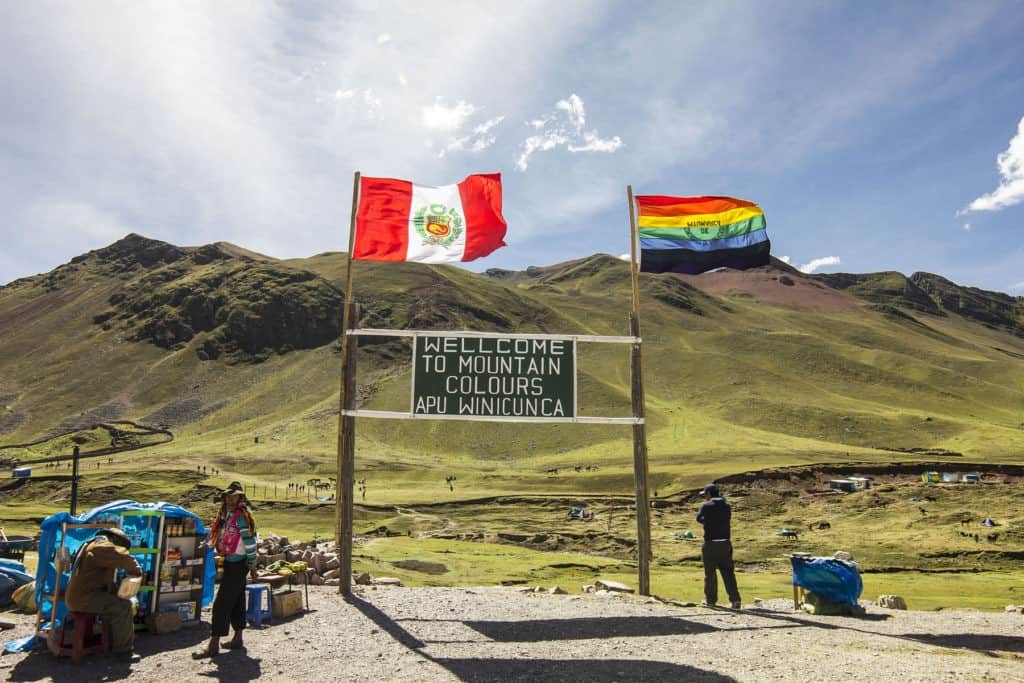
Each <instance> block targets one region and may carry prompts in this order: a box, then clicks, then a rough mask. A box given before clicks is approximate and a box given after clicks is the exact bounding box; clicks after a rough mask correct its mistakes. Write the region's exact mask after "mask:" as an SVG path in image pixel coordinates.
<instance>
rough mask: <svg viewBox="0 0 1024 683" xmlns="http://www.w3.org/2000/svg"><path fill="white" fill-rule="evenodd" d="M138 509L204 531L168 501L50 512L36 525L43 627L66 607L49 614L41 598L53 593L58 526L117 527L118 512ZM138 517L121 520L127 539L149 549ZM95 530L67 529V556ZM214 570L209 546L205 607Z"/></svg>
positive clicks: (17, 647)
mask: <svg viewBox="0 0 1024 683" xmlns="http://www.w3.org/2000/svg"><path fill="white" fill-rule="evenodd" d="M139 510H159V511H161V512H163V513H164V518H165V519H167V520H182V519H187V518H191V519H194V520H195V522H196V533H198V534H205V533H206V528H205V527H204V526H203V522H202V520H201V519H200V518H199V517H198V516H197V515H196V514H194V513H192V512H189V511H188V510H186V509H185V508H183V507H179V506H177V505H172V504H170V503H137V502H135V501H133V500H118V501H114V502H113V503H108V504H106V505H101V506H100V507H97V508H93V509H92V510H89V511H88V512H86V513H85V514H83V515H81V516H79V517H72V516H71V515H69V514H68V513H66V512H59V513H57V514H55V515H51V516H49V517H47V518H46V519H44V520H43V522H42V524H40V525H39V529H40V536H39V567H38V569H37V570H36V604H37V605H39V608H40V609H41V610H42V614H43V624H44V628H45V627H46V626H47V625H49V626H50V627H53V626H56V625H59V624H60V620H61V619H63V618H64V614H65V612H66V611H67V608H66V607H65V606H64V603H63V601H61V603H60V604H59V605H58V607H57V614H56V615H54V614H53V611H54V610H53V602H52V601H51V600H50V599H48V598H44V596H46V595H53V592H54V591H53V589H54V586H55V585H56V581H57V576H56V574H57V568H56V566H55V565H54V553H55V552H56V549H57V548H58V547H59V546H60V540H61V539H60V535H61V529H62V525H63V524H64V523H68V524H95V523H104V522H110V526H121V514H122V513H130V512H133V511H139ZM140 519H141V518H137V517H135V518H133V517H127V518H126V519H125V520H124V527H123V528H124V531H125V533H126V534H127V535H128V537H129V538H131V537H132V536H133V535H134V536H136V538H139V539H140V540H141V541H142V543H144V544H145V545H146V547H149V548H155V547H157V541H158V539H156V538H146V537H145V533H146V530H145V529H144V528H142V527H139V528H133V527H132V526H131V524H132V523H135V522H137V521H138V520H140ZM98 530H99V529H95V528H85V529H68V532H67V538H66V539H65V541H64V547H65V548H67V549H68V552H69V554H70V556H72V557H73V556H74V554H75V551H76V550H78V548H79V547H80V546H81V545H82V544H83V543H85V542H87V541H89V540H91V539H92V537H93V536H95V535H96V532H97V531H98ZM150 534H151V535H155V532H154V531H150ZM67 569H68V568H65V571H64V572H62V574H61V577H60V582H61V583H60V586H61V593H63V592H64V591H65V590H66V588H67V584H68V580H69V579H70V578H71V577H70V574H69V573H68V571H67ZM216 572H217V567H216V564H214V560H213V549H212V548H209V549H207V551H206V574H205V576H204V577H203V597H202V604H203V606H206V605H208V604H210V602H212V601H213V590H214V577H215V575H216ZM30 578H31V577H30ZM34 644H35V636H29V637H27V638H22V639H21V640H15V641H11V642H9V643H7V644H5V645H4V650H5V651H6V652H25V651H27V650H31V649H32V647H33V646H34Z"/></svg>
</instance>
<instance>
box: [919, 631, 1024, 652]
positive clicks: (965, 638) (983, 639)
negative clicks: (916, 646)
mask: <svg viewBox="0 0 1024 683" xmlns="http://www.w3.org/2000/svg"><path fill="white" fill-rule="evenodd" d="M901 637H903V638H906V639H907V640H914V641H917V642H918V643H924V644H925V645H935V646H936V647H949V648H954V649H957V650H974V651H976V652H1024V636H1000V635H986V634H984V633H943V634H935V633H907V634H906V635H904V636H901Z"/></svg>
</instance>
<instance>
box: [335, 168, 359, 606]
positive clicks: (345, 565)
mask: <svg viewBox="0 0 1024 683" xmlns="http://www.w3.org/2000/svg"><path fill="white" fill-rule="evenodd" d="M358 208H359V171H356V172H355V175H354V177H353V180H352V216H351V219H350V221H349V228H348V267H347V268H346V269H345V309H344V312H343V313H342V323H341V379H340V383H339V385H340V386H339V391H338V463H337V473H336V476H335V481H336V482H337V483H336V486H337V487H338V490H337V491H335V494H334V541H335V545H336V547H337V551H338V555H339V557H338V560H339V567H338V569H339V576H338V579H339V581H338V592H339V593H341V594H342V595H345V596H348V595H351V594H352V515H353V494H354V493H355V491H354V487H353V483H354V479H355V418H354V417H351V416H346V415H345V411H346V410H348V409H351V408H353V407H354V406H353V405H352V403H353V399H354V394H355V392H354V389H355V381H354V380H355V377H354V376H353V373H354V370H355V368H354V365H355V363H354V360H355V346H354V344H352V343H350V339H351V335H350V334H349V329H351V325H352V322H353V317H355V316H353V315H352V249H353V248H354V246H355V235H356V211H357V210H358Z"/></svg>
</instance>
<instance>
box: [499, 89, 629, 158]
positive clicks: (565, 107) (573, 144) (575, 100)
mask: <svg viewBox="0 0 1024 683" xmlns="http://www.w3.org/2000/svg"><path fill="white" fill-rule="evenodd" d="M526 125H527V126H529V127H531V128H533V129H534V130H537V131H543V132H539V133H537V134H536V135H531V136H529V137H527V138H526V139H525V140H523V142H522V145H521V146H520V149H519V158H518V159H517V160H516V168H517V169H519V170H520V171H525V170H526V169H527V168H529V167H530V157H532V156H533V155H534V154H536V153H537V152H548V151H550V150H552V149H555V148H556V147H560V146H563V145H564V146H565V148H566V149H567V150H569V151H570V152H573V153H579V152H606V153H611V152H615V151H617V150H618V149H620V148H621V147H622V139H621V138H620V137H619V136H618V135H615V136H612V137H610V138H602V137H601V136H599V135H598V133H597V130H596V129H595V130H584V128H585V127H586V125H587V114H586V108H585V106H584V104H583V99H582V98H581V97H580V96H579V95H577V94H576V93H573V94H571V95H569V97H567V98H565V99H564V100H559V101H558V102H556V103H555V111H554V113H552V114H548V115H545V116H542V117H539V118H535V119H530V120H529V121H527V122H526Z"/></svg>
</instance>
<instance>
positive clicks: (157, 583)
mask: <svg viewBox="0 0 1024 683" xmlns="http://www.w3.org/2000/svg"><path fill="white" fill-rule="evenodd" d="M110 527H116V528H119V529H121V530H122V531H124V533H125V534H126V535H127V536H128V538H129V539H131V542H132V548H131V550H130V552H131V554H132V555H133V556H134V557H135V559H136V561H138V563H139V566H140V567H141V568H142V571H143V585H142V586H141V588H140V589H139V593H138V595H137V596H136V600H137V603H138V604H137V609H136V616H135V621H136V628H139V629H142V628H147V627H148V628H151V629H154V626H155V625H156V624H159V623H165V622H166V621H168V619H167V618H166V617H167V616H171V615H173V620H174V621H176V622H178V621H180V622H188V621H195V620H198V619H199V614H200V610H201V609H202V608H203V607H204V606H205V605H207V604H209V603H210V602H211V601H212V600H213V591H214V577H215V574H216V567H215V565H214V561H213V550H212V549H209V548H206V547H205V545H203V542H204V541H205V540H206V537H207V531H206V529H205V528H204V526H203V522H202V520H201V519H200V518H199V516H198V515H195V514H193V513H192V512H189V511H188V510H186V509H184V508H182V507H179V506H177V505H172V504H170V503H163V502H157V503H138V502H136V501H132V500H119V501H115V502H113V503H108V504H107V505H102V506H100V507H97V508H93V509H92V510H89V511H88V512H86V513H85V514H83V515H81V516H78V517H72V516H71V515H69V514H68V513H66V512H61V513H58V514H55V515H51V516H50V517H47V518H46V519H45V520H43V522H42V524H41V525H40V537H39V566H38V569H37V571H36V583H35V590H36V605H37V610H38V612H37V619H36V633H35V635H33V636H29V637H27V638H23V639H21V640H17V641H12V642H9V643H7V644H6V645H5V646H4V649H5V650H6V651H8V652H23V651H27V650H30V649H32V648H33V647H34V646H35V645H36V644H37V642H38V641H37V638H41V639H46V638H47V637H48V635H49V634H50V633H52V632H54V630H55V629H56V628H57V627H58V626H59V625H60V623H61V620H62V619H63V618H64V615H65V614H66V613H67V607H66V605H65V604H64V601H63V599H62V597H61V596H62V595H63V594H64V592H65V591H66V589H67V584H68V581H69V579H70V578H71V577H70V568H71V565H72V559H73V558H74V555H75V552H76V551H77V550H78V548H79V547H81V546H82V544H84V543H86V542H87V541H89V540H91V539H92V538H93V536H95V535H96V532H97V531H99V530H100V529H104V528H110ZM154 630H158V629H154Z"/></svg>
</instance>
